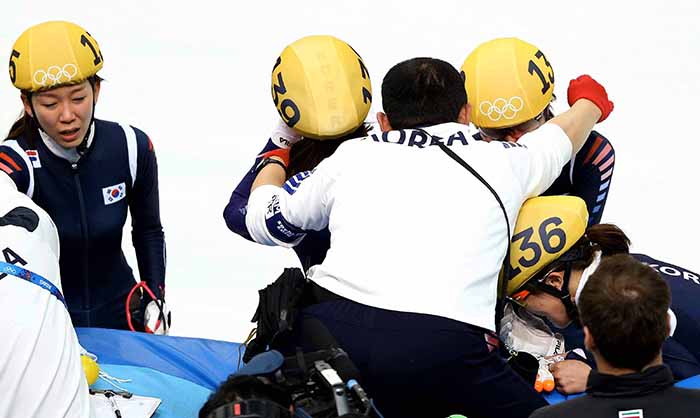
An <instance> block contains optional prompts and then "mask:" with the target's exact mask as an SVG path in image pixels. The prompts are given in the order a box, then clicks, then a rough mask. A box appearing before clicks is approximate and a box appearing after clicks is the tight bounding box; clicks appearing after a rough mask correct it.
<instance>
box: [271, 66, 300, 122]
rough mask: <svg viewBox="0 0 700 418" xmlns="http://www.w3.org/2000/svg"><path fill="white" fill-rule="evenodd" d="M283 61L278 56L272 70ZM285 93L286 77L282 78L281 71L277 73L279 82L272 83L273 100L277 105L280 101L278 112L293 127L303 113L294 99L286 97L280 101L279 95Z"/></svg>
mask: <svg viewBox="0 0 700 418" xmlns="http://www.w3.org/2000/svg"><path fill="white" fill-rule="evenodd" d="M281 63H282V57H279V58H277V62H276V63H275V66H274V68H273V69H272V71H275V68H277V67H278V66H279V65H280V64H281ZM285 93H287V87H285V85H284V79H282V72H281V71H280V72H279V73H277V84H275V83H272V101H274V102H275V106H277V104H278V103H279V107H278V108H277V112H278V113H279V114H280V116H281V117H282V119H283V120H284V121H285V122H286V123H287V126H289V127H290V128H293V127H294V125H296V124H297V123H298V122H299V119H301V113H300V112H299V106H297V104H296V103H294V101H293V100H292V99H284V100H282V103H280V102H279V100H280V97H279V95H280V94H285ZM288 110H291V114H289V113H288Z"/></svg>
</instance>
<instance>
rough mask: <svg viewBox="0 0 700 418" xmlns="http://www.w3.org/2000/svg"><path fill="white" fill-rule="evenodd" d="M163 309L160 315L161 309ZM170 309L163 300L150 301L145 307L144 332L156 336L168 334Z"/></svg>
mask: <svg viewBox="0 0 700 418" xmlns="http://www.w3.org/2000/svg"><path fill="white" fill-rule="evenodd" d="M158 305H161V306H162V307H163V310H162V315H161V309H160V307H159V306H158ZM170 322H171V321H170V309H168V305H167V304H166V303H165V301H163V300H157V301H155V300H152V301H150V302H148V305H146V313H145V314H144V326H145V328H146V332H148V333H151V334H158V335H168V333H169V332H170Z"/></svg>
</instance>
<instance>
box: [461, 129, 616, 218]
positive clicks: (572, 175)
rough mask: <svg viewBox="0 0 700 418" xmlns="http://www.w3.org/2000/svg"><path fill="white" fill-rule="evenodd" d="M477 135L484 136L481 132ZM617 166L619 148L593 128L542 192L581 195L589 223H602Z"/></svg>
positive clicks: (558, 194)
mask: <svg viewBox="0 0 700 418" xmlns="http://www.w3.org/2000/svg"><path fill="white" fill-rule="evenodd" d="M474 137H478V138H480V134H478V133H477V134H475V135H474ZM572 164H573V165H572ZM614 169H615V149H614V148H613V146H612V144H611V143H610V141H608V139H607V138H605V137H604V136H603V135H601V134H599V133H598V132H596V131H591V133H590V134H589V135H588V138H587V139H586V142H585V143H584V144H583V146H582V147H581V149H580V150H579V151H578V152H577V153H576V156H575V157H574V158H573V160H572V161H569V162H568V163H566V165H565V166H564V169H563V170H562V171H561V175H559V177H558V178H557V179H556V180H554V183H553V184H552V185H551V186H550V187H549V189H547V190H546V191H545V192H544V193H542V196H561V195H569V196H577V197H580V198H581V199H583V201H584V202H586V207H587V208H588V226H591V225H596V224H599V223H600V220H601V218H602V216H603V209H605V202H606V201H607V200H608V190H609V189H610V181H611V180H612V175H613V170H614Z"/></svg>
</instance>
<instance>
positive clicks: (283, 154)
mask: <svg viewBox="0 0 700 418" xmlns="http://www.w3.org/2000/svg"><path fill="white" fill-rule="evenodd" d="M261 157H262V159H263V160H264V159H265V158H270V157H277V158H279V159H281V160H282V162H283V163H284V166H285V167H289V148H280V149H273V150H272V151H268V152H266V153H264V154H262V155H261Z"/></svg>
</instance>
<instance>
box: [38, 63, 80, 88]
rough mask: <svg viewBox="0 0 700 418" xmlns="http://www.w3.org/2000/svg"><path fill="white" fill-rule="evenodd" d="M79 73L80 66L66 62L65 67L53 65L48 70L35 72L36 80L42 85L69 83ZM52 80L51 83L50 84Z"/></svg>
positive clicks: (50, 85)
mask: <svg viewBox="0 0 700 418" xmlns="http://www.w3.org/2000/svg"><path fill="white" fill-rule="evenodd" d="M76 75H78V67H77V66H76V65H75V64H71V63H68V64H65V65H64V66H63V67H59V66H58V65H52V66H50V67H49V68H47V69H46V70H41V69H39V70H36V71H35V72H34V77H33V79H34V82H35V83H36V84H38V85H40V86H42V87H47V86H48V87H52V86H55V85H57V84H63V83H69V82H70V81H71V80H73V77H75V76H76ZM49 82H50V84H48V83H49Z"/></svg>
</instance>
